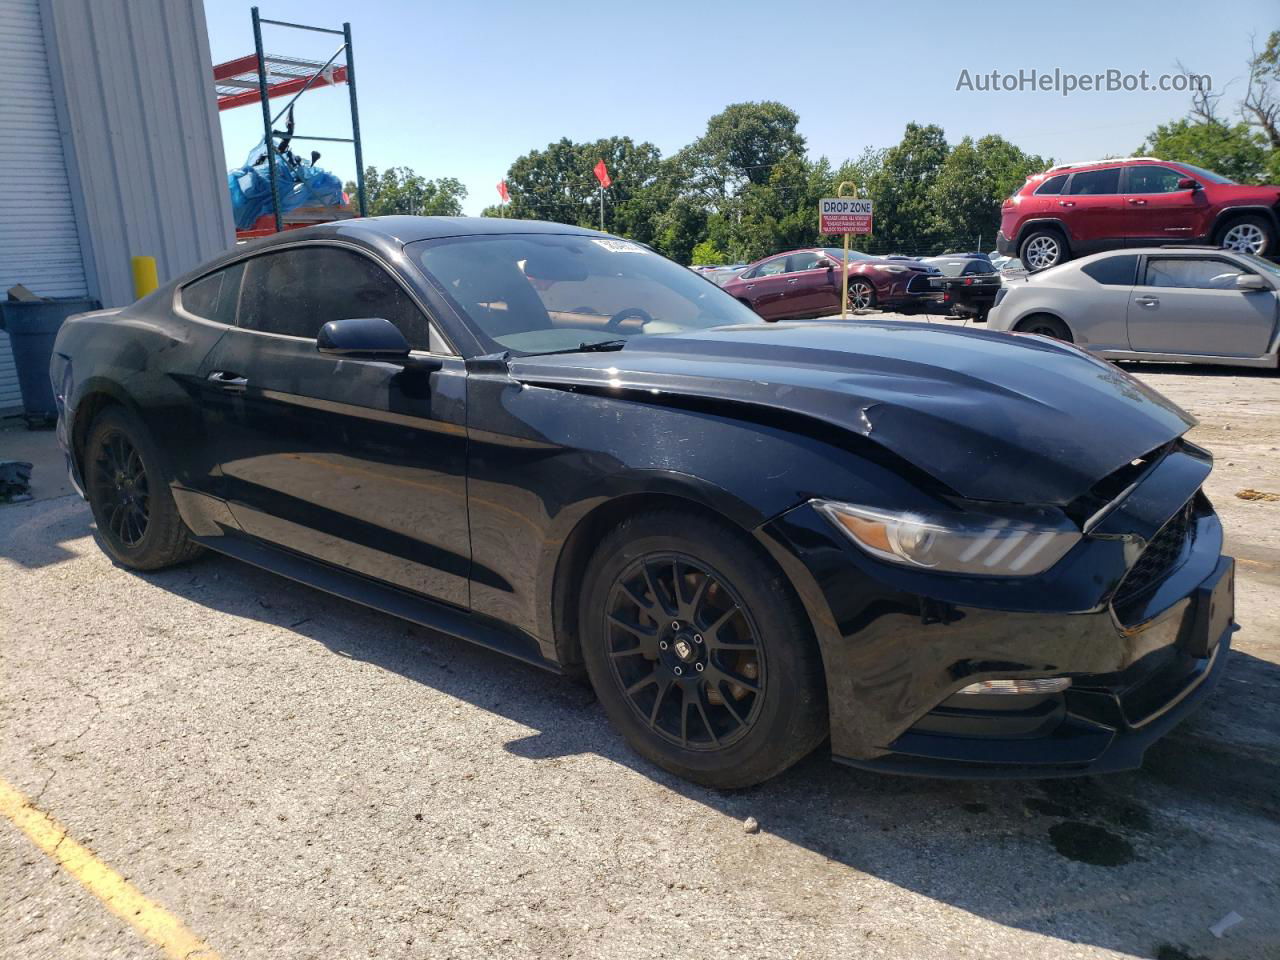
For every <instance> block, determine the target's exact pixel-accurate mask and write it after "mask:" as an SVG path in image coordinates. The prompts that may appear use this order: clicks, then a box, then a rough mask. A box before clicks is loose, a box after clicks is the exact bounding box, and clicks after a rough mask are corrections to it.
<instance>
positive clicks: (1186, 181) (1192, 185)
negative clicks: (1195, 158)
mask: <svg viewBox="0 0 1280 960" xmlns="http://www.w3.org/2000/svg"><path fill="white" fill-rule="evenodd" d="M1178 189H1179V190H1199V189H1200V184H1199V183H1198V182H1197V181H1195V180H1192V179H1191V178H1190V177H1183V178H1182V179H1180V180H1179V181H1178Z"/></svg>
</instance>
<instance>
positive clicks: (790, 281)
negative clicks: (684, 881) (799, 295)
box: [787, 277, 799, 283]
mask: <svg viewBox="0 0 1280 960" xmlns="http://www.w3.org/2000/svg"><path fill="white" fill-rule="evenodd" d="M798 279H799V278H798V277H792V278H791V279H790V280H788V281H787V283H795V282H796V281H797V280H798Z"/></svg>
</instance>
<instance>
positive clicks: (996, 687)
mask: <svg viewBox="0 0 1280 960" xmlns="http://www.w3.org/2000/svg"><path fill="white" fill-rule="evenodd" d="M1069 686H1071V678H1070V677H1045V678H1044V679H1041V680H980V681H979V682H977V683H971V684H969V685H968V686H967V687H965V688H964V689H962V690H961V691H960V692H961V693H983V694H990V693H1000V694H1010V693H1021V694H1045V693H1061V692H1062V691H1063V690H1065V689H1067V687H1069Z"/></svg>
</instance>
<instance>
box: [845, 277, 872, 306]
mask: <svg viewBox="0 0 1280 960" xmlns="http://www.w3.org/2000/svg"><path fill="white" fill-rule="evenodd" d="M876 302H877V301H876V288H875V285H874V284H873V283H872V282H871V281H870V280H866V279H864V278H862V277H856V278H855V279H853V280H850V281H849V310H850V311H854V310H874V309H875V307H876Z"/></svg>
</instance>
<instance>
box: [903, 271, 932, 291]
mask: <svg viewBox="0 0 1280 960" xmlns="http://www.w3.org/2000/svg"><path fill="white" fill-rule="evenodd" d="M907 293H933V283H932V279H931V278H930V277H929V276H927V275H926V274H923V273H916V274H913V275H912V277H911V279H909V280H908V281H907Z"/></svg>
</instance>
